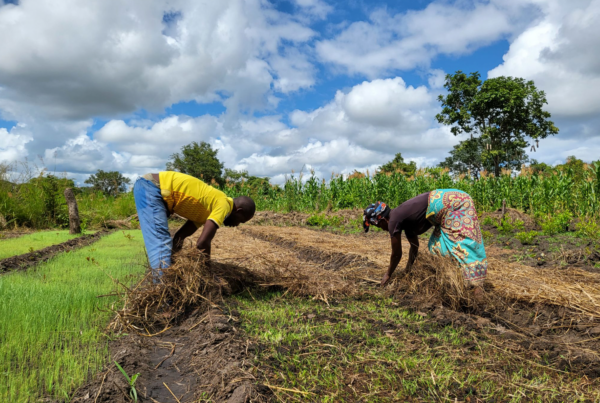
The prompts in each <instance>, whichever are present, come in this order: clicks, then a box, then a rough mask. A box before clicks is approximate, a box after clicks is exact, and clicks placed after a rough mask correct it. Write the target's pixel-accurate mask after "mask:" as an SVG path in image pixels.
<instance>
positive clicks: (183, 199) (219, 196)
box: [158, 171, 233, 227]
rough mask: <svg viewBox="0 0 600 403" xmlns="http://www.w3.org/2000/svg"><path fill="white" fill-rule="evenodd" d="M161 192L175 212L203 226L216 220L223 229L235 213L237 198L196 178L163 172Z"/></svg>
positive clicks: (160, 175) (159, 175)
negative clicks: (229, 216)
mask: <svg viewBox="0 0 600 403" xmlns="http://www.w3.org/2000/svg"><path fill="white" fill-rule="evenodd" d="M158 177H159V179H160V193H161V194H162V197H163V199H164V200H165V201H166V202H167V208H168V209H169V211H170V212H171V213H176V214H179V215H180V216H182V217H183V218H187V219H188V220H190V221H192V222H193V223H194V224H196V226H197V227H200V226H202V225H204V224H205V223H206V220H212V221H213V222H214V223H215V224H217V226H219V227H221V226H222V225H223V222H224V221H225V218H227V216H228V215H229V214H230V213H231V210H233V199H232V198H231V197H227V195H226V194H225V193H223V192H221V191H220V190H219V189H215V188H214V187H212V186H210V185H207V184H206V183H204V182H202V181H201V180H200V179H197V178H194V177H193V176H190V175H186V174H182V173H179V172H174V171H163V172H159V174H158Z"/></svg>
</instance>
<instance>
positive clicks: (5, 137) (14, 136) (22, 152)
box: [0, 126, 33, 162]
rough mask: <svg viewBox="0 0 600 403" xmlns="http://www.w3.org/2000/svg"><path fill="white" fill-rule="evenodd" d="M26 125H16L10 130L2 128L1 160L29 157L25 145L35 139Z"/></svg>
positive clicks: (0, 132)
mask: <svg viewBox="0 0 600 403" xmlns="http://www.w3.org/2000/svg"><path fill="white" fill-rule="evenodd" d="M24 129H25V128H24V127H21V126H15V127H13V128H12V129H11V130H10V131H8V130H6V129H5V128H0V162H14V161H19V160H22V159H23V158H25V157H27V155H28V152H27V149H26V148H25V145H26V144H27V143H29V142H30V141H32V140H33V138H32V137H31V135H30V134H29V133H27V131H26V130H24Z"/></svg>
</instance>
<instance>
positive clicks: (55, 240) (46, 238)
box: [0, 230, 79, 259]
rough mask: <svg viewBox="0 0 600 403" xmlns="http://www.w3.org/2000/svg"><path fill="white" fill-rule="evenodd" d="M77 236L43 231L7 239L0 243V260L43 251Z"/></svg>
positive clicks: (63, 231)
mask: <svg viewBox="0 0 600 403" xmlns="http://www.w3.org/2000/svg"><path fill="white" fill-rule="evenodd" d="M78 236H79V235H70V234H69V231H65V230H60V231H44V232H36V233H33V234H27V235H23V236H20V237H18V238H9V239H4V240H2V241H0V259H4V258H7V257H10V256H16V255H21V254H23V253H29V252H33V251H36V250H39V249H43V248H45V247H47V246H51V245H57V244H59V243H63V242H65V241H68V240H69V239H73V238H77V237H78Z"/></svg>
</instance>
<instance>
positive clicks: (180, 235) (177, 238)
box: [173, 220, 197, 253]
mask: <svg viewBox="0 0 600 403" xmlns="http://www.w3.org/2000/svg"><path fill="white" fill-rule="evenodd" d="M196 229H197V228H196V224H194V223H193V222H191V221H189V220H188V221H186V223H185V224H183V226H182V227H181V228H179V230H178V231H177V232H176V233H175V235H174V236H173V253H175V252H179V251H180V250H181V248H183V241H185V238H187V237H189V236H191V235H193V234H194V232H196Z"/></svg>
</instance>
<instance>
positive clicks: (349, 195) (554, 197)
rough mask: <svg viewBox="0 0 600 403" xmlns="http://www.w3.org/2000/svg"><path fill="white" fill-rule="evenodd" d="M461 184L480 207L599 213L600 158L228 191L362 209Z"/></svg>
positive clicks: (316, 206) (292, 204) (261, 204)
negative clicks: (544, 168)
mask: <svg viewBox="0 0 600 403" xmlns="http://www.w3.org/2000/svg"><path fill="white" fill-rule="evenodd" d="M449 188H453V189H459V190H463V191H465V192H467V193H469V194H470V195H471V196H472V197H473V199H474V200H475V203H476V204H477V207H478V209H479V210H482V211H492V210H496V209H498V208H500V207H501V205H502V200H503V199H505V200H506V203H507V206H508V207H511V208H516V209H519V210H521V211H524V212H527V213H530V214H535V213H543V214H553V213H556V212H570V213H571V214H572V215H573V216H598V214H599V211H600V162H596V163H594V164H593V165H588V166H587V167H586V168H585V169H584V171H583V172H581V173H575V172H573V171H571V170H566V171H554V172H552V173H550V174H533V173H530V172H528V170H527V169H524V170H522V172H521V174H520V175H517V176H515V175H510V174H503V175H501V176H500V177H498V178H496V177H494V176H487V175H486V176H484V177H482V178H480V179H478V180H473V179H471V178H469V177H466V176H463V177H456V178H453V177H452V176H450V175H449V174H448V172H447V171H444V170H440V169H428V170H421V171H420V172H418V173H417V174H416V175H415V176H414V177H408V178H407V177H406V176H404V175H402V174H401V173H394V174H390V175H383V174H378V175H373V176H367V175H351V176H350V177H344V176H342V175H334V176H333V177H332V178H331V180H330V181H328V182H326V181H324V180H319V179H317V178H316V177H315V176H310V177H308V178H303V177H302V176H301V175H298V176H292V177H290V178H288V180H287V181H286V183H285V184H284V185H283V186H282V187H278V186H272V185H269V184H267V183H263V184H261V185H259V186H256V185H255V186H250V185H248V184H247V183H236V184H232V183H228V184H227V185H225V187H224V189H223V190H224V191H225V192H226V193H228V194H229V195H230V196H232V197H235V196H239V195H248V196H251V197H253V198H254V199H255V201H256V202H257V207H258V209H259V210H273V211H321V210H324V209H327V208H331V209H346V208H364V207H366V206H367V205H368V204H369V203H373V202H375V201H378V200H380V201H384V202H386V203H388V204H389V205H390V206H392V207H395V206H398V205H399V204H401V203H403V202H404V201H406V200H408V199H410V198H412V197H414V196H417V195H419V194H421V193H424V192H429V191H431V190H434V189H449Z"/></svg>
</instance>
